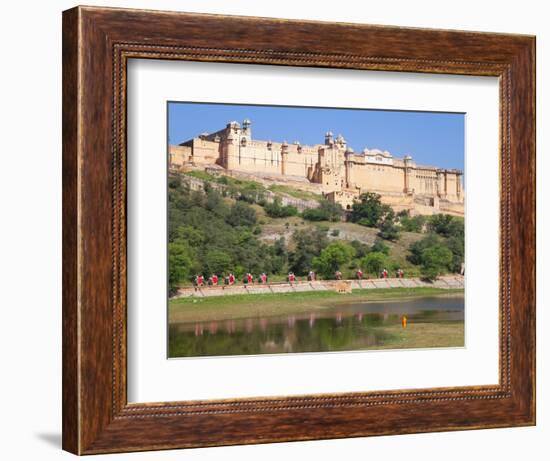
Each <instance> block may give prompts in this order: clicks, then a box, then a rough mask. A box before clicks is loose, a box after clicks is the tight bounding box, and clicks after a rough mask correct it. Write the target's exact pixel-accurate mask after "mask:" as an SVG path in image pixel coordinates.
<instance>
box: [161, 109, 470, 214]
mask: <svg viewBox="0 0 550 461" xmlns="http://www.w3.org/2000/svg"><path fill="white" fill-rule="evenodd" d="M169 166H170V169H171V170H173V171H176V170H179V169H184V168H186V167H193V168H204V169H207V168H209V167H214V166H216V167H218V168H221V169H223V170H224V171H226V172H240V173H243V174H249V175H267V176H269V175H271V176H273V177H282V178H287V179H288V182H289V183H293V182H297V181H296V179H297V178H299V179H300V180H302V181H307V182H308V183H310V184H312V185H313V184H315V185H316V187H315V190H319V191H320V192H321V193H322V194H323V195H325V196H326V197H327V198H328V199H329V200H332V201H334V202H336V203H340V204H341V205H342V206H343V207H344V208H348V209H349V208H351V205H352V204H353V201H354V200H356V199H357V198H358V197H359V196H360V195H361V194H362V193H365V192H375V193H378V194H380V195H381V197H382V200H383V201H384V202H386V203H388V204H391V205H393V206H396V207H397V209H399V208H400V209H409V210H411V211H412V212H413V213H419V214H432V213H437V212H440V210H441V212H443V211H444V210H447V211H448V212H449V213H451V214H455V215H463V214H464V192H463V189H462V171H460V170H457V169H445V168H438V167H436V166H427V165H417V164H416V162H415V161H414V160H413V158H412V156H410V155H407V156H405V157H404V158H396V157H394V156H393V155H392V154H391V153H390V152H388V151H382V150H379V149H368V148H365V149H363V151H362V152H360V153H355V152H354V151H353V150H352V149H351V148H349V147H348V145H347V142H346V140H345V138H344V137H343V136H342V135H338V136H336V137H335V136H334V135H333V133H332V132H330V131H329V132H327V133H326V134H325V142H324V143H323V144H315V145H302V144H300V142H298V141H294V142H291V143H288V142H287V141H282V142H281V141H271V140H259V139H254V138H253V137H252V123H251V122H250V120H244V121H243V123H242V125H241V124H240V123H239V122H236V121H232V122H229V123H228V124H227V125H226V126H225V128H222V129H220V130H218V131H216V132H214V133H210V134H209V133H203V134H200V135H198V136H196V137H194V138H192V139H189V140H188V141H185V142H183V143H181V144H179V145H170V146H169ZM298 187H299V186H298Z"/></svg>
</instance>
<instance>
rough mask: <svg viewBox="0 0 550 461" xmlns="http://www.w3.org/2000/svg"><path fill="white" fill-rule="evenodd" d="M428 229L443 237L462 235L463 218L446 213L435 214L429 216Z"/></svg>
mask: <svg viewBox="0 0 550 461" xmlns="http://www.w3.org/2000/svg"><path fill="white" fill-rule="evenodd" d="M428 230H429V231H430V232H434V233H436V234H439V235H441V236H443V237H456V236H460V235H464V219H462V218H458V217H455V216H451V215H448V214H436V215H433V216H430V217H429V219H428Z"/></svg>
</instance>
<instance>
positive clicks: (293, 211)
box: [264, 197, 298, 218]
mask: <svg viewBox="0 0 550 461" xmlns="http://www.w3.org/2000/svg"><path fill="white" fill-rule="evenodd" d="M264 210H265V212H266V213H267V215H268V216H271V217H272V218H286V217H288V216H296V215H298V209H297V208H296V207H294V206H292V205H287V206H283V204H282V201H281V199H280V198H279V197H276V198H275V199H274V200H273V203H266V204H265V205H264Z"/></svg>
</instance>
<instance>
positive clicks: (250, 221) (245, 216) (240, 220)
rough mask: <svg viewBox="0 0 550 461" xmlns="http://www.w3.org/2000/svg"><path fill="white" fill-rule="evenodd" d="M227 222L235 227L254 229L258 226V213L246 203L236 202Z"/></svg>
mask: <svg viewBox="0 0 550 461" xmlns="http://www.w3.org/2000/svg"><path fill="white" fill-rule="evenodd" d="M225 220H226V222H227V223H228V224H230V225H231V226H233V227H241V226H242V227H252V226H254V224H256V211H255V210H254V208H252V207H251V206H249V205H247V204H246V203H244V202H236V203H235V204H234V205H233V206H232V207H231V210H230V212H229V214H228V216H227V218H226V219H225Z"/></svg>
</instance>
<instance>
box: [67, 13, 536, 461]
mask: <svg viewBox="0 0 550 461" xmlns="http://www.w3.org/2000/svg"><path fill="white" fill-rule="evenodd" d="M534 50H535V39H534V37H530V36H518V35H507V34H486V33H474V32H457V31H444V30H423V29H408V28H397V27H385V26H384V27H382V26H367V25H357V24H332V23H319V22H311V21H287V20H278V19H266V18H246V17H222V16H215V15H198V14H183V13H168V12H153V11H136V10H118V9H106V8H89V7H79V8H75V9H72V10H69V11H66V12H64V14H63V447H64V449H66V450H68V451H70V452H73V453H78V454H89V453H105V452H118V451H129V450H136V451H138V450H149V449H167V448H178V447H196V446H211V445H231V444H239V443H265V442H274V441H284V440H310V439H323V438H333V437H357V436H370V435H380V434H402V433H411V432H429V431H440V430H463V429H475V428H487V427H505V426H522V425H531V424H534V422H535V406H534V405H535V214H534V213H535V188H534V185H535V132H534V129H535V128H534V127H535V124H534V119H535V107H534V94H535V82H534V75H535V72H534V67H535V58H534V56H535V54H534ZM133 58H145V59H173V60H194V61H219V62H233V63H253V64H256V65H262V64H271V65H287V66H312V67H329V68H350V69H365V70H385V71H388V70H390V71H400V72H403V71H408V72H431V73H449V74H461V75H493V76H498V77H500V102H501V117H500V128H501V142H500V149H501V152H500V159H501V242H500V243H501V273H500V282H501V284H500V313H501V315H500V318H501V322H500V354H499V364H500V382H499V384H498V385H495V386H477V387H457V388H449V389H418V390H414V391H393V392H365V393H353V394H332V395H311V396H297V397H272V398H255V399H236V400H222V401H193V402H161V403H151V404H128V402H127V399H126V321H125V319H126V309H127V305H126V216H125V210H126V163H125V160H126V145H125V143H126V63H127V61H128V59H133Z"/></svg>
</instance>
